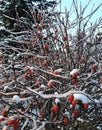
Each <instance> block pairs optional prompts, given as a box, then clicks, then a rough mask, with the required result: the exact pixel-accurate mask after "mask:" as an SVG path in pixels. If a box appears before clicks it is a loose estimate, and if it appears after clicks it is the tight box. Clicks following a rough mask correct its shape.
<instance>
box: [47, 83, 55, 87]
mask: <svg viewBox="0 0 102 130" xmlns="http://www.w3.org/2000/svg"><path fill="white" fill-rule="evenodd" d="M47 85H48V87H49V88H52V87H54V85H55V83H54V82H49V83H48V84H47Z"/></svg>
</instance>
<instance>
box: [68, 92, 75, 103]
mask: <svg viewBox="0 0 102 130" xmlns="http://www.w3.org/2000/svg"><path fill="white" fill-rule="evenodd" d="M73 100H74V95H73V94H71V95H70V96H69V101H70V102H72V101H73Z"/></svg>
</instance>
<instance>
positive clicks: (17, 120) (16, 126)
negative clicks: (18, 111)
mask: <svg viewBox="0 0 102 130" xmlns="http://www.w3.org/2000/svg"><path fill="white" fill-rule="evenodd" d="M18 125H19V119H18V118H17V119H16V120H15V121H14V123H13V128H14V130H17V128H18Z"/></svg>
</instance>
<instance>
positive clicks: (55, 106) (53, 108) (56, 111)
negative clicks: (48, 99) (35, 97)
mask: <svg viewBox="0 0 102 130" xmlns="http://www.w3.org/2000/svg"><path fill="white" fill-rule="evenodd" d="M51 110H52V113H53V114H56V113H58V112H59V106H58V105H54V106H53V107H52V109H51Z"/></svg>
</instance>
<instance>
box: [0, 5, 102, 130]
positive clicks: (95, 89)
mask: <svg viewBox="0 0 102 130" xmlns="http://www.w3.org/2000/svg"><path fill="white" fill-rule="evenodd" d="M74 4H75V3H74ZM99 7H100V6H99ZM83 13H84V12H83ZM33 15H34V13H33ZM91 15H92V13H90V14H89V15H88V16H87V17H86V18H90V16H91ZM69 16H70V15H69V12H67V11H66V12H65V17H64V19H63V18H62V16H60V14H59V13H57V12H55V10H51V12H48V13H46V12H41V13H40V14H39V16H38V17H39V19H40V23H37V21H36V19H34V20H35V23H34V24H32V26H31V27H30V28H29V30H25V32H22V30H21V32H17V33H15V34H16V35H15V39H13V40H12V41H11V42H13V43H14V44H16V45H19V47H16V46H11V45H4V46H2V47H0V95H1V96H0V113H1V115H0V129H2V130H8V129H11V128H12V129H13V130H50V129H52V130H58V129H60V130H70V129H72V130H78V129H79V130H81V129H83V128H84V129H87V130H90V129H100V128H101V125H102V120H101V115H102V97H101V93H102V47H101V43H102V42H100V43H98V44H97V42H96V39H95V36H96V33H97V31H98V30H99V26H100V23H101V22H96V23H95V24H93V26H91V27H90V28H87V26H86V25H87V24H86V23H87V22H88V21H87V19H85V18H81V16H82V15H81V14H78V16H79V17H77V20H75V21H74V22H70V21H69V19H68V17H69ZM33 17H34V18H35V15H34V16H33ZM79 18H81V20H80V21H79V22H78V20H79ZM17 20H18V22H21V21H19V19H17ZM84 20H86V22H85V21H84ZM83 21H84V22H85V23H83ZM22 27H23V25H22ZM76 28H77V31H76ZM23 29H24V28H23ZM71 30H75V31H76V32H77V33H76V35H75V34H72V33H71ZM21 37H23V39H22V38H21Z"/></svg>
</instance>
